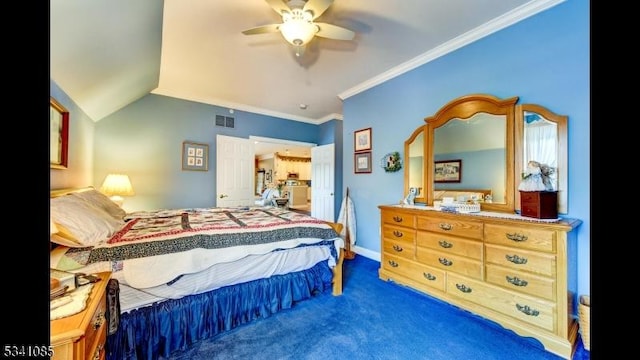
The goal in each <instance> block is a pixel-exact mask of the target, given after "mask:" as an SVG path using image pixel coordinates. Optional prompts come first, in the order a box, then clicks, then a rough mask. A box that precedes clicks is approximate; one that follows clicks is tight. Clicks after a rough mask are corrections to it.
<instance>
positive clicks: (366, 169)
mask: <svg viewBox="0 0 640 360" xmlns="http://www.w3.org/2000/svg"><path fill="white" fill-rule="evenodd" d="M353 164H354V172H355V173H356V174H365V173H370V172H371V151H367V152H361V153H355V154H354V159H353Z"/></svg>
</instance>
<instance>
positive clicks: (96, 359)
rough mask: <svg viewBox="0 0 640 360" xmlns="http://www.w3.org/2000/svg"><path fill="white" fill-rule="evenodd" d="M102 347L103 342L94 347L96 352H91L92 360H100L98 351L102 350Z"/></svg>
mask: <svg viewBox="0 0 640 360" xmlns="http://www.w3.org/2000/svg"><path fill="white" fill-rule="evenodd" d="M103 349H104V344H100V345H98V347H97V348H96V353H95V354H93V360H100V353H101V352H102V350H103Z"/></svg>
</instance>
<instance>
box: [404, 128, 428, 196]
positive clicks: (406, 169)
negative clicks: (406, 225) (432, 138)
mask: <svg viewBox="0 0 640 360" xmlns="http://www.w3.org/2000/svg"><path fill="white" fill-rule="evenodd" d="M426 130H427V125H422V126H420V127H418V128H417V129H415V131H414V132H413V133H412V134H411V136H410V137H409V138H408V139H407V140H405V142H404V194H408V193H409V176H410V174H409V171H410V166H409V164H410V161H411V156H410V155H411V154H410V151H409V149H410V148H411V144H412V143H413V142H414V141H415V140H416V138H417V137H418V136H419V135H420V134H423V137H422V140H423V145H422V193H421V196H416V198H415V199H414V201H415V202H418V203H426V202H427V198H426V197H425V194H426V193H427V187H426V184H425V182H426V180H427V179H428V177H425V175H427V172H426V171H425V167H424V162H425V161H424V160H425V154H426V152H425V144H426V141H427V140H426V139H427V131H426Z"/></svg>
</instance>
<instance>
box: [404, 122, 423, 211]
mask: <svg viewBox="0 0 640 360" xmlns="http://www.w3.org/2000/svg"><path fill="white" fill-rule="evenodd" d="M426 128H427V126H426V125H422V126H420V127H419V128H417V129H416V130H415V131H414V132H413V134H411V136H410V137H409V138H408V139H407V140H406V141H405V142H404V153H405V160H404V163H405V166H404V193H405V194H408V193H409V188H412V187H414V188H416V189H418V193H417V195H416V197H415V199H414V201H415V202H419V203H426V202H427V200H426V198H425V196H424V189H425V186H424V179H425V177H424V136H425V135H424V131H425V129H426Z"/></svg>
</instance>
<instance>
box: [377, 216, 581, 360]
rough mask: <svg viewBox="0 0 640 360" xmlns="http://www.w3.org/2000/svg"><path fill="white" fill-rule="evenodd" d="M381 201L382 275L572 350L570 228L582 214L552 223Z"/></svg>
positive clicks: (548, 345) (551, 347) (554, 347)
mask: <svg viewBox="0 0 640 360" xmlns="http://www.w3.org/2000/svg"><path fill="white" fill-rule="evenodd" d="M379 208H380V210H381V222H380V223H381V226H382V229H381V247H380V248H381V251H382V261H381V267H380V270H379V277H380V278H381V279H383V280H393V281H394V282H397V283H399V284H403V285H407V286H410V287H412V288H415V289H418V290H420V291H422V292H425V293H427V294H429V295H432V296H434V297H437V298H439V299H442V300H444V301H447V302H449V303H451V304H454V305H456V306H459V307H461V308H463V309H467V310H469V311H471V312H473V313H476V314H478V315H481V316H483V317H485V318H487V319H490V320H493V321H495V322H497V323H499V324H501V325H502V326H504V327H505V328H509V329H512V330H513V331H515V332H516V333H518V334H520V335H522V336H527V337H533V338H536V339H538V340H539V341H540V342H542V344H543V345H544V347H545V349H547V350H548V351H550V352H553V353H555V354H557V355H560V356H562V357H564V358H567V359H569V358H571V357H572V355H573V352H574V351H575V345H576V339H577V333H578V321H577V319H576V317H575V312H574V308H573V306H574V305H573V304H575V303H576V301H577V300H576V294H575V292H576V290H577V253H576V245H577V244H576V239H575V238H576V235H575V233H576V232H575V231H574V229H575V228H576V227H578V226H579V225H580V224H581V221H580V220H575V219H563V220H561V221H559V222H554V223H550V222H545V221H539V220H538V219H529V218H523V217H519V216H515V215H514V216H511V217H510V218H502V217H499V216H500V214H499V213H492V214H494V215H495V217H494V216H489V215H491V213H481V214H483V215H479V214H478V215H473V214H467V215H465V214H452V213H446V212H441V211H436V210H434V209H433V208H427V207H418V206H396V205H389V206H386V205H382V206H379Z"/></svg>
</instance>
